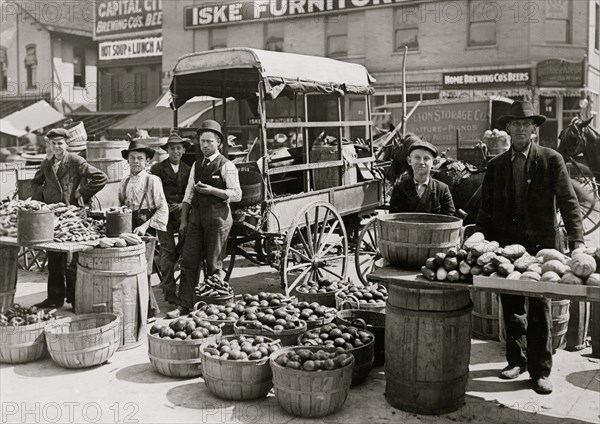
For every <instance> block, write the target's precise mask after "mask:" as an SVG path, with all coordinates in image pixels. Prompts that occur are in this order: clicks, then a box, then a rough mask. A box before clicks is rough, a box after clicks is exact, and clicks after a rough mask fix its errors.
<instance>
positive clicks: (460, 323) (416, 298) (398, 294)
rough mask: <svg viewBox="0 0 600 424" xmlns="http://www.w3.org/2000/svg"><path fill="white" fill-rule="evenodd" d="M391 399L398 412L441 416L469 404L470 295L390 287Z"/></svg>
mask: <svg viewBox="0 0 600 424" xmlns="http://www.w3.org/2000/svg"><path fill="white" fill-rule="evenodd" d="M388 295H389V297H388V303H387V314H386V321H385V375H386V388H385V395H386V399H387V401H388V403H389V404H390V405H392V406H394V407H396V408H399V409H402V410H404V411H407V412H414V413H418V414H426V415H429V414H433V415H440V414H445V413H448V412H453V411H456V410H457V409H459V408H461V407H462V406H463V405H464V403H465V392H466V387H467V381H468V378H469V359H470V354H471V310H472V308H473V305H472V303H471V297H470V295H469V291H468V290H464V289H438V288H426V287H424V286H423V285H414V286H412V285H410V284H409V283H407V285H406V286H404V285H398V284H390V285H389V286H388Z"/></svg>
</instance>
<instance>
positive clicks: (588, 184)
mask: <svg viewBox="0 0 600 424" xmlns="http://www.w3.org/2000/svg"><path fill="white" fill-rule="evenodd" d="M581 183H582V185H583V188H584V189H585V191H586V192H587V193H588V195H589V196H590V200H589V201H584V202H581V203H580V204H579V207H580V209H581V219H582V220H583V229H584V233H585V235H588V234H592V233H593V232H594V231H596V230H597V229H598V227H600V194H599V193H598V191H599V190H598V184H597V183H596V182H595V181H594V179H593V178H585V179H584V180H583V181H582V182H581Z"/></svg>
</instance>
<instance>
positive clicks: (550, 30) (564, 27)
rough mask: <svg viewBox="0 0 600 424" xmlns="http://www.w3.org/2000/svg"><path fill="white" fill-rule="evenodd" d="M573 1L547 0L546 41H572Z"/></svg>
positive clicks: (565, 42)
mask: <svg viewBox="0 0 600 424" xmlns="http://www.w3.org/2000/svg"><path fill="white" fill-rule="evenodd" d="M571 6H572V2H571V1H568V0H548V1H546V25H545V33H546V42H547V43H558V44H570V43H571V18H572V10H571Z"/></svg>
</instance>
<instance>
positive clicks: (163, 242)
mask: <svg viewBox="0 0 600 424" xmlns="http://www.w3.org/2000/svg"><path fill="white" fill-rule="evenodd" d="M190 145H191V143H190V140H189V139H188V138H181V137H180V136H179V135H178V134H177V133H171V135H170V136H169V138H168V139H167V143H166V145H165V146H164V147H165V150H166V151H167V153H168V154H169V157H168V158H167V159H165V160H163V161H162V162H160V163H156V164H154V165H153V166H152V168H151V169H150V173H151V174H153V175H156V176H157V177H158V178H160V180H161V181H162V187H163V191H164V193H165V197H166V199H167V203H168V205H169V223H168V224H167V231H165V232H162V231H159V232H158V241H159V242H160V272H161V276H162V281H161V287H162V290H163V293H164V295H165V300H166V301H167V302H169V303H171V304H174V305H177V303H178V300H177V295H176V293H175V276H174V271H175V263H176V262H177V260H178V259H179V257H180V255H181V246H183V243H182V241H183V239H184V238H185V234H179V242H178V243H177V244H176V243H175V234H176V233H177V231H179V226H180V225H181V205H182V203H183V196H184V194H185V187H186V185H187V182H188V179H189V178H190V170H191V167H190V166H189V165H188V164H186V163H184V162H182V161H181V158H182V157H183V154H184V153H185V151H186V149H188V148H189V147H190Z"/></svg>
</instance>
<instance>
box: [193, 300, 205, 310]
mask: <svg viewBox="0 0 600 424" xmlns="http://www.w3.org/2000/svg"><path fill="white" fill-rule="evenodd" d="M206 305H208V303H206V302H205V301H203V300H201V301H199V302H196V303H195V304H194V308H193V309H192V311H197V310H198V309H199V307H198V306H200V308H201V307H202V306H206Z"/></svg>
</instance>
